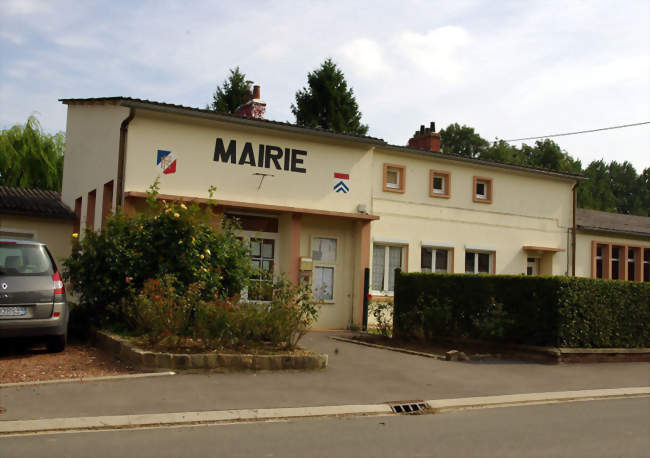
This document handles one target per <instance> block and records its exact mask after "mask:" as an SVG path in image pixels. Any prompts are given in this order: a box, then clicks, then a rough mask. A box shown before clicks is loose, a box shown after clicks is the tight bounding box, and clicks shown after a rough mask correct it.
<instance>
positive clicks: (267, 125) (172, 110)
mask: <svg viewBox="0 0 650 458" xmlns="http://www.w3.org/2000/svg"><path fill="white" fill-rule="evenodd" d="M120 105H122V106H124V107H130V108H132V109H133V108H141V109H145V110H150V111H158V112H162V113H169V114H175V115H181V116H192V117H195V118H202V119H209V120H212V121H222V122H227V123H231V124H240V125H244V126H246V127H259V128H262V129H273V130H279V131H281V132H289V133H292V134H298V135H315V136H318V137H325V138H330V139H333V140H339V141H348V142H352V143H363V144H370V145H385V144H386V142H384V141H383V140H378V139H371V138H359V137H355V136H353V135H346V134H340V133H337V132H329V131H327V130H322V131H320V130H316V129H312V130H309V131H305V129H304V128H301V127H295V126H290V125H284V124H275V123H273V122H270V121H267V122H263V121H262V122H260V121H256V120H254V119H248V118H239V117H236V116H225V115H221V114H219V113H207V112H205V111H190V110H188V109H187V108H180V107H172V106H161V105H157V104H150V103H146V102H138V101H135V100H122V101H121V102H120Z"/></svg>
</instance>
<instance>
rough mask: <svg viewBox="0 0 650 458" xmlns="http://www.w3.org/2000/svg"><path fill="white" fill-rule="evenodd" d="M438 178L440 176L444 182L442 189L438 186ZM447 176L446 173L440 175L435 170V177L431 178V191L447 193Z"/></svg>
mask: <svg viewBox="0 0 650 458" xmlns="http://www.w3.org/2000/svg"><path fill="white" fill-rule="evenodd" d="M436 178H439V179H440V181H441V182H442V188H441V189H437V188H436ZM445 178H446V177H445V176H444V175H440V174H438V173H435V172H434V173H433V179H432V180H431V191H432V192H433V193H434V194H447V193H446V189H445V188H446V187H447V184H446V181H447V180H446V179H445Z"/></svg>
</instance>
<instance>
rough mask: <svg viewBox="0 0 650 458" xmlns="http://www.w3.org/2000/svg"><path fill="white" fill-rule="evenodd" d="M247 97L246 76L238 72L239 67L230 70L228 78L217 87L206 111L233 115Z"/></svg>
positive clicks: (248, 92) (248, 93) (248, 91)
mask: <svg viewBox="0 0 650 458" xmlns="http://www.w3.org/2000/svg"><path fill="white" fill-rule="evenodd" d="M249 96H250V89H249V88H248V84H247V83H246V75H245V74H243V73H242V72H240V71H239V67H235V68H234V69H232V68H231V69H230V76H228V78H226V80H225V81H224V82H223V84H222V85H221V86H217V90H216V91H215V92H214V94H213V95H212V103H211V104H210V105H208V109H209V110H214V111H218V112H219V113H234V112H235V110H236V109H237V107H239V106H240V105H241V104H243V103H245V102H246V101H247V100H248V97H249Z"/></svg>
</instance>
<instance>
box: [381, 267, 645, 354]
mask: <svg viewBox="0 0 650 458" xmlns="http://www.w3.org/2000/svg"><path fill="white" fill-rule="evenodd" d="M394 313H395V316H394V333H395V335H396V336H400V337H416V338H424V339H432V340H435V339H444V338H449V337H453V338H470V339H486V340H492V341H497V342H504V343H506V342H507V343H517V344H528V345H544V346H559V347H626V348H631V347H648V346H650V285H649V284H647V283H638V282H625V281H609V280H598V279H590V278H577V277H527V276H512V275H464V274H460V275H453V274H426V273H408V274H404V273H401V272H400V273H398V275H397V276H396V281H395V312H394Z"/></svg>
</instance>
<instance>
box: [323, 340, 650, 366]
mask: <svg viewBox="0 0 650 458" xmlns="http://www.w3.org/2000/svg"><path fill="white" fill-rule="evenodd" d="M330 338H331V339H334V340H339V341H341V342H348V343H353V344H356V345H364V346H366V347H373V348H380V349H382V350H390V351H395V352H399V353H407V354H409V355H416V356H424V357H427V358H434V359H440V360H445V359H446V358H445V356H444V355H437V354H434V353H425V352H421V351H415V350H409V349H406V348H400V347H391V346H389V345H380V344H373V343H370V342H364V341H361V340H356V339H349V338H346V337H338V336H330ZM470 343H474V344H476V343H485V344H486V345H492V346H494V345H495V344H494V343H491V342H480V341H472V342H470ZM501 352H505V353H507V354H508V355H509V356H512V357H515V358H522V359H529V360H533V361H539V362H546V363H556V364H557V363H592V362H594V363H596V362H597V363H606V362H649V361H650V348H566V347H537V346H533V345H505V346H503V349H502V350H501Z"/></svg>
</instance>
